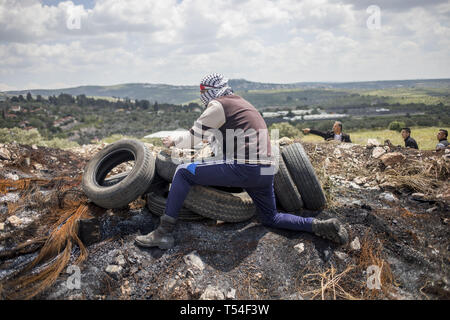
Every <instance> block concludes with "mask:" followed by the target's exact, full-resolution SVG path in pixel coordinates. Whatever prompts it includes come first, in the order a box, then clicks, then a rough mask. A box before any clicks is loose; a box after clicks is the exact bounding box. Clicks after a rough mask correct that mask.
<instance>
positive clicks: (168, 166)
mask: <svg viewBox="0 0 450 320" xmlns="http://www.w3.org/2000/svg"><path fill="white" fill-rule="evenodd" d="M184 162H187V160H184V161H183V159H176V160H175V161H172V158H171V155H170V153H168V152H167V151H164V150H163V151H161V152H160V153H159V154H158V156H157V157H156V160H155V163H156V171H157V173H158V175H160V176H161V177H162V178H163V179H165V180H166V181H168V182H172V179H173V176H174V175H175V171H176V169H177V166H178V165H179V164H181V163H184ZM218 188H220V189H221V190H220V189H218ZM230 191H231V192H230ZM183 205H184V207H186V208H188V209H190V210H191V211H192V212H195V213H197V214H199V215H201V216H203V217H206V218H211V219H215V220H222V221H226V222H241V221H245V220H248V219H250V218H251V217H252V216H253V215H254V214H255V205H254V204H253V200H252V199H251V198H250V196H249V195H248V193H247V192H245V191H243V190H242V189H241V188H229V187H206V186H193V187H192V188H191V190H190V191H189V194H188V196H187V197H186V199H185V200H184V204H183Z"/></svg>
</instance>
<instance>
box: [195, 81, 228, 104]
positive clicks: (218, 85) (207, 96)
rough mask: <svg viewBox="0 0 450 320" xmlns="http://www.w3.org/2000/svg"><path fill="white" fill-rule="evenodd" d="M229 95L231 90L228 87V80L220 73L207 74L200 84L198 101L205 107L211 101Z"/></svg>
mask: <svg viewBox="0 0 450 320" xmlns="http://www.w3.org/2000/svg"><path fill="white" fill-rule="evenodd" d="M231 94H233V90H232V89H231V87H230V86H228V79H227V78H225V77H224V76H223V75H221V74H220V73H212V74H209V75H207V76H206V77H204V78H203V79H202V81H201V82H200V99H201V100H202V102H203V104H204V105H205V106H207V105H208V103H209V102H210V101H211V100H214V99H217V98H219V97H222V96H228V95H231Z"/></svg>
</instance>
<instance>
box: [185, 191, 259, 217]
mask: <svg viewBox="0 0 450 320" xmlns="http://www.w3.org/2000/svg"><path fill="white" fill-rule="evenodd" d="M184 207H186V208H188V209H190V210H191V211H193V212H195V213H197V214H199V215H201V216H204V217H207V218H211V219H214V220H221V221H225V222H241V221H245V220H248V219H250V218H251V217H253V215H254V214H255V210H256V208H255V205H254V204H253V200H252V199H251V198H250V196H249V195H248V193H247V192H245V191H243V192H239V193H231V192H226V191H222V190H218V189H214V188H212V187H204V186H192V187H191V189H190V190H189V193H188V195H187V197H186V199H185V200H184Z"/></svg>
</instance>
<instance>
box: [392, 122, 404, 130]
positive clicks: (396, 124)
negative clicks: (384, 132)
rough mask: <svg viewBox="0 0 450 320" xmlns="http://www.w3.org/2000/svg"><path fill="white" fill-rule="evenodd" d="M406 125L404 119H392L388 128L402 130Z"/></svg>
mask: <svg viewBox="0 0 450 320" xmlns="http://www.w3.org/2000/svg"><path fill="white" fill-rule="evenodd" d="M404 127H405V123H404V122H403V121H392V122H391V123H389V126H388V129H389V130H393V131H397V132H400V131H402V128H404Z"/></svg>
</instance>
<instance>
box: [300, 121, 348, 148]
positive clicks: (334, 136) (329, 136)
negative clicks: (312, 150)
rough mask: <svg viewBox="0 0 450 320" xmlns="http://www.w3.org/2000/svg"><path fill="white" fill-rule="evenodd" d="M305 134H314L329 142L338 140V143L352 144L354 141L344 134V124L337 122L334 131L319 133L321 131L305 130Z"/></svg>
mask: <svg viewBox="0 0 450 320" xmlns="http://www.w3.org/2000/svg"><path fill="white" fill-rule="evenodd" d="M303 133H304V134H308V133H312V134H315V135H318V136H321V137H322V138H324V139H325V140H327V141H329V140H337V141H342V142H350V143H351V142H352V140H350V136H349V135H348V134H345V133H343V132H342V122H340V121H336V122H335V123H334V125H333V129H332V131H327V132H323V131H319V130H314V129H310V128H306V129H303Z"/></svg>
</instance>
